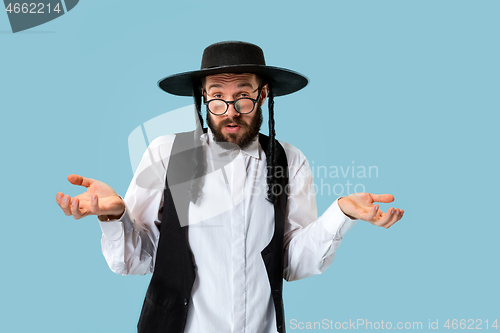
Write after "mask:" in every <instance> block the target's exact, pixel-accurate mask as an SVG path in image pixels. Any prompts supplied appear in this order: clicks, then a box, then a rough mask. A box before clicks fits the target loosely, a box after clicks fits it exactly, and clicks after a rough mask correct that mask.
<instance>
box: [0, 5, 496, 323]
mask: <svg viewBox="0 0 500 333" xmlns="http://www.w3.org/2000/svg"><path fill="white" fill-rule="evenodd" d="M499 13H500V2H498V1H496V0H495V1H490V0H481V1H470V0H469V1H459V0H453V1H438V0H433V1H402V0H397V1H388V0H387V1H386V0H384V1H376V0H369V1H361V0H359V1H347V0H344V1H302V2H292V1H269V2H263V1H254V2H246V3H237V2H220V1H217V2H215V1H203V2H202V1H182V2H181V1H175V2H174V1H97V0H93V1H91V0H82V1H80V3H79V4H78V5H77V6H76V7H75V8H74V9H73V10H72V11H71V12H70V13H68V14H66V15H64V16H62V17H60V18H58V19H57V20H54V21H52V22H49V23H47V24H44V25H42V26H39V27H36V28H34V29H32V30H28V31H26V32H22V33H18V34H12V33H11V31H10V26H9V23H8V20H7V14H6V13H5V12H4V13H0V32H1V33H0V45H1V46H0V48H1V53H0V59H1V70H0V73H1V74H0V94H1V95H0V110H1V115H2V116H1V117H2V130H1V131H0V142H1V145H2V150H1V151H2V163H1V172H2V175H3V182H2V193H1V196H2V197H1V201H0V202H1V207H2V217H3V218H2V233H1V235H2V236H1V237H2V241H1V242H0V244H1V245H0V246H1V253H2V265H1V267H2V270H1V282H2V283H1V297H0V307H1V308H0V316H1V320H0V330H1V331H2V332H64V333H67V332H134V331H135V325H136V322H137V319H138V316H139V312H140V309H141V306H142V301H143V297H144V294H145V291H146V288H147V285H148V282H149V277H143V276H126V277H124V276H120V275H116V274H114V273H112V272H111V271H110V270H109V269H108V267H107V264H106V262H105V260H104V258H103V256H102V254H101V249H100V237H101V231H100V228H99V225H98V223H97V219H96V218H94V217H89V218H85V219H83V220H79V221H75V220H73V219H72V218H69V217H66V216H65V215H64V214H63V213H62V211H60V209H59V206H57V204H56V202H55V195H56V193H57V192H58V191H62V192H64V193H68V194H71V195H76V194H79V193H81V189H80V188H77V187H74V186H72V185H71V184H69V183H68V182H67V180H66V177H67V175H68V174H71V173H77V174H82V175H84V176H87V177H91V178H96V179H99V180H102V181H104V182H106V183H108V184H110V185H111V186H113V187H114V188H115V189H116V191H117V192H118V193H119V194H122V195H124V194H125V191H126V189H127V187H128V184H129V182H130V179H131V177H132V168H131V165H130V159H129V154H128V146H127V138H128V135H129V134H130V132H131V131H132V130H133V129H134V128H136V127H137V126H139V125H140V124H142V123H144V122H146V121H147V120H149V119H151V118H153V117H155V116H158V115H161V114H163V113H165V112H167V111H169V110H174V109H177V108H180V107H183V106H186V105H189V104H191V102H192V101H191V99H189V98H183V97H176V96H170V95H168V94H166V93H164V92H162V91H161V90H160V89H158V88H157V86H156V82H157V80H158V79H160V78H162V77H164V76H166V75H169V74H173V73H178V72H182V71H188V70H193V69H197V68H198V67H199V64H200V60H201V53H202V50H203V48H204V47H206V46H207V45H209V44H211V43H213V42H217V41H221V40H244V41H249V42H253V43H256V44H258V45H260V46H261V47H262V48H263V49H264V51H265V54H266V60H267V63H268V64H270V65H275V66H281V67H286V68H290V69H294V70H296V71H298V72H301V73H304V74H305V75H307V76H308V77H309V79H310V84H309V85H308V86H307V87H306V88H305V89H304V90H302V91H300V92H298V93H296V94H293V95H290V96H286V97H280V98H277V99H276V113H277V116H276V118H277V120H276V123H277V126H276V131H277V135H278V138H279V139H280V140H284V141H287V142H290V143H292V144H294V145H295V146H296V147H298V148H299V149H301V150H302V152H304V154H305V155H306V156H307V157H308V159H309V161H310V162H311V164H312V163H313V162H314V165H316V166H317V165H326V166H338V167H340V166H342V167H344V168H347V167H348V166H352V165H356V166H377V167H378V170H379V174H378V177H374V176H372V178H365V179H360V178H356V177H354V178H353V177H349V176H348V177H347V178H343V177H341V178H339V179H331V178H328V179H324V182H328V183H329V184H331V185H334V184H336V183H340V184H345V182H346V181H347V180H349V181H350V182H351V183H353V184H357V183H362V184H363V185H364V186H365V188H366V191H368V192H373V193H391V194H394V196H395V197H396V203H395V205H396V206H397V207H401V208H403V209H405V210H406V213H405V216H404V218H403V220H402V221H400V222H399V223H397V224H396V225H395V226H394V227H392V228H390V229H389V230H386V229H383V228H377V227H375V226H373V225H370V224H369V223H367V222H362V221H360V222H358V223H357V225H356V226H355V227H354V228H353V229H352V230H351V231H350V232H349V233H348V234H347V235H346V237H345V239H344V242H343V243H342V245H341V247H340V249H339V250H338V252H337V256H336V259H335V262H334V264H333V265H332V267H330V268H329V269H328V270H327V271H326V272H325V273H324V274H322V275H320V276H315V277H312V278H308V279H305V280H302V281H296V282H291V283H285V309H286V319H287V325H288V330H289V332H294V331H298V330H293V329H290V325H289V323H290V320H292V319H296V320H297V321H301V322H312V321H321V320H323V319H328V320H333V321H334V322H336V321H340V322H343V321H349V319H351V320H356V319H366V320H369V321H372V322H380V321H381V320H384V322H387V321H391V322H393V323H394V325H395V323H397V322H398V321H401V322H406V321H410V322H414V321H420V322H422V323H423V325H424V330H426V328H427V325H428V320H429V319H431V320H432V321H435V320H436V319H439V325H440V330H443V331H444V330H446V329H444V328H443V327H442V325H443V324H444V322H445V320H446V319H448V318H449V319H453V318H457V319H482V320H486V319H489V321H490V323H491V321H492V320H493V319H500V312H499V305H498V299H499V297H500V291H499V287H498V273H499V268H498V265H499V259H498V258H499V254H500V245H499V241H498V235H499V233H500V228H499V224H498V186H499V177H498V164H497V163H498V143H499V140H498V121H499V116H498V114H499V111H500V107H499V106H500V105H499V104H500V103H499V89H500V82H499V77H500V66H499V59H500V47H499V43H498V42H499V32H500V20H499ZM264 127H265V126H264ZM353 161H354V163H353ZM316 181H317V182H318V183H319V182H320V181H321V179H320V178H318V179H316ZM337 189H339V188H338V187H337ZM344 194H345V193H344ZM335 198H336V196H335V195H333V194H332V195H320V196H318V198H317V201H318V211H319V213H322V212H323V211H324V210H325V209H326V208H327V207H328V206H329V204H331V202H333V201H334V200H335ZM389 207H390V206H389V205H382V209H384V210H385V209H387V208H389ZM474 327H475V326H474ZM482 327H483V329H485V328H486V326H485V325H484V324H483V325H482ZM309 331H311V330H309ZM318 331H319V330H318ZM321 331H323V330H321ZM489 331H491V329H490V330H489ZM494 331H498V330H494Z"/></svg>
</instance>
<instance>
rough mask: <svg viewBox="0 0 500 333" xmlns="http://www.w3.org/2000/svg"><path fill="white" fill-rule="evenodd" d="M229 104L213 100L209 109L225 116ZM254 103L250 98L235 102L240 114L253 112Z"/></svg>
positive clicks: (209, 104)
mask: <svg viewBox="0 0 500 333" xmlns="http://www.w3.org/2000/svg"><path fill="white" fill-rule="evenodd" d="M228 106H229V105H228V104H226V102H224V101H222V100H211V101H210V102H209V103H208V108H209V109H210V111H212V113H214V114H223V113H225V112H226V110H227V108H228ZM253 107H254V102H253V101H252V100H251V99H249V98H240V99H238V100H236V101H235V102H234V108H235V109H236V111H238V112H239V113H250V112H252V111H253Z"/></svg>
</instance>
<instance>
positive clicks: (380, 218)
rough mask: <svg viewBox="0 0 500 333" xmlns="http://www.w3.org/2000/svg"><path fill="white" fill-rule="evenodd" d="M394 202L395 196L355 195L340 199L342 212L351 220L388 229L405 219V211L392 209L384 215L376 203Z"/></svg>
mask: <svg viewBox="0 0 500 333" xmlns="http://www.w3.org/2000/svg"><path fill="white" fill-rule="evenodd" d="M393 201H394V196H392V195H390V194H372V193H353V194H350V195H348V196H347V197H342V198H340V199H339V200H338V204H339V207H340V209H341V210H342V212H344V214H346V215H347V216H349V217H350V218H352V219H360V220H364V221H367V222H370V223H371V224H374V225H376V226H379V227H384V228H386V229H387V228H389V227H391V226H392V225H393V224H394V223H396V222H397V221H399V220H400V219H401V218H402V217H403V214H404V210H402V209H401V210H400V209H399V208H393V207H391V208H389V210H388V211H387V213H384V212H383V211H381V210H380V209H379V205H377V204H374V202H393Z"/></svg>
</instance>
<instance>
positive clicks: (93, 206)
mask: <svg viewBox="0 0 500 333" xmlns="http://www.w3.org/2000/svg"><path fill="white" fill-rule="evenodd" d="M90 213H92V214H93V215H99V198H98V197H97V195H95V194H94V195H93V196H92V198H91V199H90Z"/></svg>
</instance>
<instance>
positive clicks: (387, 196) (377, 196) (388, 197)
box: [370, 194, 394, 202]
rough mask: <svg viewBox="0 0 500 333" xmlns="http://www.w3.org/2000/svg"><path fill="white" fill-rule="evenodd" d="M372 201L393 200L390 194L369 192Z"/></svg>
mask: <svg viewBox="0 0 500 333" xmlns="http://www.w3.org/2000/svg"><path fill="white" fill-rule="evenodd" d="M370 195H371V197H372V199H373V201H374V202H393V201H394V196H393V195H391V194H370Z"/></svg>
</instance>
